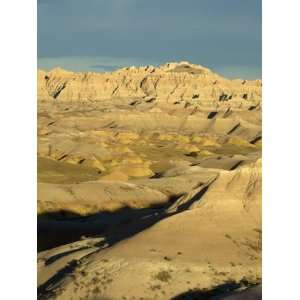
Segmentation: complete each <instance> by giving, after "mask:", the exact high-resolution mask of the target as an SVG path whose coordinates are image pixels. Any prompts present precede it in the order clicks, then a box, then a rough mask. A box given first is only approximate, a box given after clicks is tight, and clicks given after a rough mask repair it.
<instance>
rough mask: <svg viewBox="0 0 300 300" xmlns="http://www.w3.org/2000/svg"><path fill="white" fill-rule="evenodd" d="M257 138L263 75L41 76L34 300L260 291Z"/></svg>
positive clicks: (239, 295) (234, 295)
mask: <svg viewBox="0 0 300 300" xmlns="http://www.w3.org/2000/svg"><path fill="white" fill-rule="evenodd" d="M261 140H262V130H261V81H259V80H253V81H247V80H241V79H236V80H229V79H226V78H223V77H221V76H220V75H218V74H216V73H214V72H213V71H212V70H209V69H208V68H205V67H203V66H200V65H194V64H191V63H189V62H184V61H183V62H179V63H177V62H174V63H167V64H165V65H162V66H160V67H154V66H146V67H128V68H123V69H120V70H117V71H114V72H111V73H91V72H89V73H75V72H71V71H66V70H62V69H60V68H56V69H53V70H50V71H42V70H40V71H39V72H38V149H37V152H38V250H39V253H38V298H39V299H62V300H63V299H112V300H113V299H115V300H120V299H124V300H129V299H144V300H146V299H148V300H154V299H162V300H165V299H166V300H167V299H247V298H246V297H251V296H252V295H256V296H257V295H258V296H257V297H261V296H259V295H260V286H259V285H257V284H259V283H260V282H261ZM255 299H256V298H255ZM257 299H260V298H257Z"/></svg>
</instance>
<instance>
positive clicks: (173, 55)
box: [38, 0, 262, 79]
mask: <svg viewBox="0 0 300 300" xmlns="http://www.w3.org/2000/svg"><path fill="white" fill-rule="evenodd" d="M261 47H262V45H261V0H38V67H39V68H42V69H46V70H48V69H51V68H53V67H57V66H60V67H62V68H65V69H69V70H73V71H94V72H102V71H111V70H115V69H117V68H119V67H125V66H130V65H149V64H152V65H160V64H163V63H166V62H170V61H183V60H184V61H189V62H191V63H195V64H201V65H203V66H205V67H208V68H210V69H212V70H214V71H216V72H218V73H220V74H222V75H224V76H226V77H229V78H245V79H255V78H261Z"/></svg>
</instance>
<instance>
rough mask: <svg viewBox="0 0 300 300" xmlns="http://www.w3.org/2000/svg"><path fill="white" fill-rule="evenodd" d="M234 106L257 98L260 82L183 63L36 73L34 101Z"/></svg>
mask: <svg viewBox="0 0 300 300" xmlns="http://www.w3.org/2000/svg"><path fill="white" fill-rule="evenodd" d="M129 97H132V98H143V97H150V98H149V99H147V100H146V101H159V102H169V103H178V102H179V103H180V102H182V101H188V102H192V103H193V102H195V103H197V102H201V103H202V105H203V104H207V105H212V104H214V105H217V104H219V105H226V104H227V103H229V102H230V103H231V104H235V105H236V106H238V105H241V104H243V103H244V102H246V103H251V104H255V103H258V102H259V101H260V99H261V81H259V80H252V81H245V80H227V79H225V78H223V77H221V76H219V75H218V74H215V73H213V72H212V71H211V70H209V69H207V68H204V67H201V66H197V65H192V64H189V63H187V62H182V63H169V64H166V65H164V66H161V67H160V68H153V67H140V68H124V69H120V70H118V71H115V72H112V73H102V74H100V73H91V72H88V73H73V72H68V71H64V70H61V69H54V70H51V71H49V72H45V71H38V99H40V100H51V99H56V100H59V101H67V102H69V101H97V100H105V99H110V98H129ZM151 97H153V99H152V98H151Z"/></svg>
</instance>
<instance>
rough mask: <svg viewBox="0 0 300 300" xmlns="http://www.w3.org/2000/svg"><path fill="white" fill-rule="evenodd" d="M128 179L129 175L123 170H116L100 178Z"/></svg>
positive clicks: (111, 179) (109, 179)
mask: <svg viewBox="0 0 300 300" xmlns="http://www.w3.org/2000/svg"><path fill="white" fill-rule="evenodd" d="M128 179H129V176H128V175H126V174H124V173H122V172H121V171H114V172H112V173H109V174H107V175H104V176H102V177H101V178H100V180H107V181H127V180H128Z"/></svg>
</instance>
